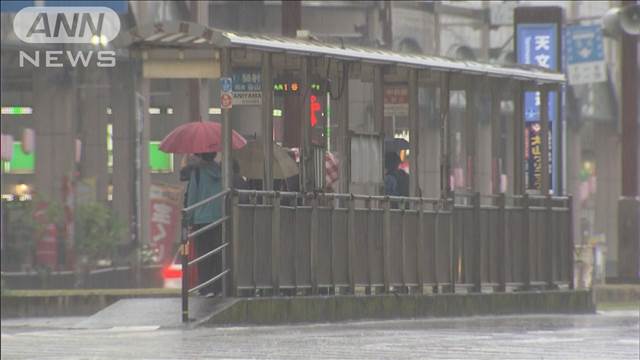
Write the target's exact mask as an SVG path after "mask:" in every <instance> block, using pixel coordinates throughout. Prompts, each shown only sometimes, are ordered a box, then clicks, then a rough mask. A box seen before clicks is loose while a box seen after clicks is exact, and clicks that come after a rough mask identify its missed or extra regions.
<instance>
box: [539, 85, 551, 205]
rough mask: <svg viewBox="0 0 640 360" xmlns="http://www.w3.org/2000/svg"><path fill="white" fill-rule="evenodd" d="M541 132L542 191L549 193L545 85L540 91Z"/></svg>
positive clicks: (547, 94)
mask: <svg viewBox="0 0 640 360" xmlns="http://www.w3.org/2000/svg"><path fill="white" fill-rule="evenodd" d="M540 133H541V137H542V144H541V145H542V146H541V148H542V150H541V151H542V179H541V180H540V186H541V187H540V192H541V194H542V195H547V194H549V89H548V88H547V87H546V86H543V87H542V89H541V91H540Z"/></svg>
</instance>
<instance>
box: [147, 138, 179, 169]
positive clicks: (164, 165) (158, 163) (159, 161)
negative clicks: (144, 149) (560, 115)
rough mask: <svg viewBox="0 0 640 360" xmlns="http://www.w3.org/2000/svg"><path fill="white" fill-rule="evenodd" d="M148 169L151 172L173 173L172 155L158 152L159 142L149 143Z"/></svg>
mask: <svg viewBox="0 0 640 360" xmlns="http://www.w3.org/2000/svg"><path fill="white" fill-rule="evenodd" d="M149 168H150V169H151V172H156V173H170V172H173V154H167V153H166V152H164V151H161V150H160V141H150V142H149Z"/></svg>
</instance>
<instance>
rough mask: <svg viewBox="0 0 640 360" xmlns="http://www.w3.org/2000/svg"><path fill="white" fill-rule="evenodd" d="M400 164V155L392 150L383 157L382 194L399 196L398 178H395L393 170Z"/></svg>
mask: <svg viewBox="0 0 640 360" xmlns="http://www.w3.org/2000/svg"><path fill="white" fill-rule="evenodd" d="M399 164H400V157H399V156H398V154H396V153H394V152H388V153H386V154H385V159H384V168H385V172H384V194H385V195H389V196H399V193H398V180H397V178H396V176H395V175H394V174H395V171H396V170H397V169H398V165H399Z"/></svg>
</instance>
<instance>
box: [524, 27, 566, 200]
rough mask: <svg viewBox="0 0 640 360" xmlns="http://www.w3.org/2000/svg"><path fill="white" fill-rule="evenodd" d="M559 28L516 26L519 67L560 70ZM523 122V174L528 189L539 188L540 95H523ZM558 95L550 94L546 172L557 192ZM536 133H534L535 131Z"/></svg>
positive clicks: (532, 93)
mask: <svg viewBox="0 0 640 360" xmlns="http://www.w3.org/2000/svg"><path fill="white" fill-rule="evenodd" d="M558 31H559V30H558V25H557V24H555V23H535V24H517V25H516V36H517V44H518V48H517V49H516V52H517V59H518V63H520V64H530V65H537V66H541V67H544V68H547V69H552V70H555V71H561V67H560V63H559V55H560V54H558V41H559V40H560V38H559V36H558ZM523 108H524V109H523V111H524V121H525V122H526V123H527V126H526V129H527V131H526V139H525V146H526V149H525V158H526V159H525V161H526V165H525V167H526V169H525V172H526V174H527V178H528V185H527V188H529V189H538V190H539V189H541V181H540V180H541V173H540V171H541V157H540V156H541V154H540V148H539V141H540V136H539V134H538V131H539V128H540V125H539V122H540V93H539V92H533V91H528V92H525V94H524V104H523ZM557 116H558V94H557V92H555V91H551V92H549V122H550V123H549V133H550V135H551V136H550V140H551V141H550V146H549V152H550V153H549V171H550V172H551V174H550V175H551V176H550V177H551V178H550V183H551V188H552V189H556V188H557V186H558V184H556V176H555V175H556V172H555V171H552V169H553V166H554V158H555V156H556V155H557V151H556V141H557V139H556V136H555V134H556V133H557V132H556V130H557V126H558V121H556V120H558V119H557ZM536 130H537V131H536Z"/></svg>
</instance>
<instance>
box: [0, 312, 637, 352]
mask: <svg viewBox="0 0 640 360" xmlns="http://www.w3.org/2000/svg"><path fill="white" fill-rule="evenodd" d="M85 320H86V318H47V319H9V320H6V319H4V320H2V345H1V346H2V348H1V350H2V351H1V354H2V355H1V356H2V359H206V358H234V359H235V358H242V359H246V358H257V359H301V358H307V359H316V358H318V359H374V358H376V359H563V360H564V359H580V360H587V359H598V360H601V359H610V360H614V359H634V360H637V359H638V358H640V317H639V311H604V312H599V313H598V314H595V315H526V316H492V317H472V318H447V319H426V320H397V321H395V320H393V321H362V322H350V323H337V324H309V325H295V326H293V325H292V326H269V327H264V326H263V327H225V328H198V329H192V330H187V329H181V328H170V329H164V328H159V327H157V326H130V327H117V326H115V327H114V326H112V327H108V328H102V329H96V328H91V329H78V328H76V326H77V324H79V323H82V322H83V321H85Z"/></svg>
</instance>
